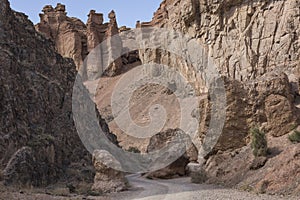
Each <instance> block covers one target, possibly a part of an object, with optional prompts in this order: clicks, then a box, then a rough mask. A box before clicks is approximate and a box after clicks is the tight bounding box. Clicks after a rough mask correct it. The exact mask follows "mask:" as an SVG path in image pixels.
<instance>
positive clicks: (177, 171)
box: [146, 129, 197, 178]
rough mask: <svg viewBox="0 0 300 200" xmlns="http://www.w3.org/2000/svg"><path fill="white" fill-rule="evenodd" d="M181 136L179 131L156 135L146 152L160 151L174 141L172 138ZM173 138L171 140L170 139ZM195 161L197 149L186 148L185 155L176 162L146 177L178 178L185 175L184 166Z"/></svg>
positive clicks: (192, 147)
mask: <svg viewBox="0 0 300 200" xmlns="http://www.w3.org/2000/svg"><path fill="white" fill-rule="evenodd" d="M178 134H182V131H181V130H179V129H168V130H166V131H163V132H160V133H157V134H156V135H154V136H152V137H151V139H150V142H149V145H148V148H147V152H152V151H156V150H159V149H162V148H163V147H164V146H165V145H166V144H168V143H169V142H170V141H171V140H174V138H173V137H174V136H176V135H178ZM172 138H173V139H172ZM196 160H197V149H196V148H195V146H194V145H193V144H191V146H190V147H189V148H187V153H185V154H184V155H182V156H181V157H180V158H178V159H177V160H176V161H174V162H173V163H172V164H170V165H169V166H167V167H165V168H163V169H160V170H157V171H154V172H150V173H147V174H146V176H147V177H148V178H174V177H178V176H184V175H186V166H187V164H188V163H189V162H190V161H196Z"/></svg>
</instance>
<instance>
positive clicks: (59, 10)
mask: <svg viewBox="0 0 300 200" xmlns="http://www.w3.org/2000/svg"><path fill="white" fill-rule="evenodd" d="M42 11H43V14H40V23H38V24H37V25H36V26H35V28H36V30H37V31H38V32H40V33H42V34H43V35H44V36H46V37H47V38H49V39H51V40H52V41H54V43H55V46H56V48H57V51H58V53H60V54H61V55H62V56H63V57H67V58H72V59H73V60H74V62H75V64H76V66H77V69H79V68H80V67H82V66H83V64H84V66H83V67H86V68H87V69H84V70H86V71H87V73H88V75H89V76H97V75H98V74H99V73H101V72H103V69H106V72H105V74H106V75H109V76H113V75H115V74H116V73H118V71H119V70H120V69H121V68H122V66H123V63H122V58H120V56H121V53H122V41H121V40H120V39H118V38H117V37H115V38H114V39H113V40H112V39H110V38H111V37H112V36H114V35H116V34H118V33H119V28H118V25H117V21H116V15H115V12H114V11H111V12H110V13H109V15H108V17H109V19H110V21H109V22H108V23H104V22H103V14H102V13H96V11H95V10H91V11H90V13H89V15H88V21H87V24H86V25H85V24H84V23H83V22H82V21H80V20H79V19H77V18H74V17H68V16H67V13H66V9H65V5H62V4H59V3H58V4H57V6H56V7H55V8H53V7H52V6H51V5H47V6H45V7H44V8H43V10H42ZM105 40H107V42H106V43H105V44H103V46H102V47H101V48H100V51H101V52H97V53H98V54H97V56H98V57H97V60H93V61H91V60H90V61H87V62H89V63H91V62H92V63H93V64H92V65H91V64H89V65H88V66H86V65H87V63H84V59H85V58H86V56H87V55H88V54H89V53H90V52H91V51H92V50H93V49H94V48H95V47H97V46H98V45H99V44H100V43H102V42H103V41H105ZM109 62H112V63H111V64H110V63H109ZM109 64H110V65H109Z"/></svg>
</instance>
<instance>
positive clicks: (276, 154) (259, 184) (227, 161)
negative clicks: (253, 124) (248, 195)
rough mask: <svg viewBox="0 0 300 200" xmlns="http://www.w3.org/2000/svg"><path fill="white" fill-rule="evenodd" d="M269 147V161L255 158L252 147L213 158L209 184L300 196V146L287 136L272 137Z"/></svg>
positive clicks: (209, 166)
mask: <svg viewBox="0 0 300 200" xmlns="http://www.w3.org/2000/svg"><path fill="white" fill-rule="evenodd" d="M268 145H269V155H268V156H267V159H266V158H255V157H254V156H253V155H252V151H251V148H250V147H249V146H246V147H243V148H241V149H238V150H236V151H233V152H229V151H227V152H219V153H218V154H216V155H213V156H212V157H210V158H209V159H208V161H207V163H206V172H207V174H208V175H209V180H208V183H221V184H225V185H227V186H234V187H237V188H239V189H242V190H247V191H255V192H259V193H270V194H283V195H288V194H293V195H299V194H300V190H299V184H298V181H299V177H300V173H299V170H298V167H297V166H298V165H299V162H300V159H299V144H292V143H291V142H290V141H289V140H288V138H287V136H286V135H284V136H281V137H276V138H274V137H271V136H270V137H269V138H268ZM258 159H259V160H258Z"/></svg>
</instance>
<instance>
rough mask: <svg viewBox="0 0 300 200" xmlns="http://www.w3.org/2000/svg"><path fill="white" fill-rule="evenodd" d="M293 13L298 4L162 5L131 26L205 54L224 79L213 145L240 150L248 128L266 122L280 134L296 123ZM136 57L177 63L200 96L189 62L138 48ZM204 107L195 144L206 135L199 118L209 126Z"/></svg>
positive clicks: (174, 1)
mask: <svg viewBox="0 0 300 200" xmlns="http://www.w3.org/2000/svg"><path fill="white" fill-rule="evenodd" d="M299 13H300V8H299V2H298V1H275V2H270V1H254V2H253V1H233V0H232V1H231V0H228V1H223V2H222V1H203V0H196V1H179V0H164V1H163V2H162V3H161V5H160V8H159V9H158V10H157V11H156V12H155V14H154V17H153V19H152V21H151V22H138V23H137V27H153V26H155V27H163V28H171V29H174V30H177V31H180V32H182V33H183V34H187V35H188V36H189V37H191V38H192V40H197V41H198V42H199V43H201V44H202V45H203V47H204V48H206V49H207V51H208V54H209V56H211V57H212V58H213V59H214V62H215V63H216V65H217V67H218V68H219V72H220V73H221V74H222V75H223V76H224V77H226V78H225V87H226V97H227V102H226V103H227V108H226V109H227V110H226V123H225V126H224V129H223V133H222V135H221V137H220V139H219V142H218V144H217V145H216V147H215V150H226V149H234V148H240V147H241V146H244V145H245V144H246V140H247V132H248V130H249V128H250V127H251V126H253V125H254V124H262V123H264V122H266V123H265V125H266V129H267V130H268V132H269V134H271V135H273V136H281V135H284V134H287V133H288V132H289V131H290V129H289V128H288V127H292V124H297V123H298V122H297V121H298V120H297V114H296V112H297V111H296V108H295V105H294V101H295V99H294V95H296V94H297V93H298V91H299V68H300V65H299V64H300V63H299V60H300V53H299V52H300V51H299V49H300V46H299V34H300V29H299V24H300V18H299ZM297 16H298V17H297ZM140 57H141V60H142V62H143V63H147V62H150V61H155V62H158V63H161V64H165V65H168V66H176V68H177V69H178V70H179V71H180V72H181V73H183V75H184V76H186V77H187V78H188V79H189V80H190V81H191V82H194V83H195V87H196V88H197V90H199V91H200V92H205V90H202V89H201V88H203V80H200V79H199V78H198V77H197V76H196V75H195V73H192V71H191V69H192V68H191V67H190V66H189V64H187V63H185V62H180V61H178V58H176V57H174V55H172V54H170V53H169V52H165V51H160V50H143V51H141V52H140ZM175 63H176V64H175ZM174 64H175V65H174ZM283 72H284V73H285V74H286V75H282V73H283ZM274 74H275V75H274ZM280 94H281V95H280ZM298 95H299V94H298ZM207 107H209V102H206V103H205V104H203V106H202V108H204V109H205V110H206V111H202V112H203V113H202V114H205V115H208V116H207V117H205V116H203V115H202V116H201V118H202V121H201V124H200V131H199V132H200V135H199V138H200V140H201V139H203V136H202V135H201V134H204V135H205V131H206V130H207V124H206V125H205V123H204V122H203V121H206V122H207V121H209V112H208V111H209V109H208V110H207Z"/></svg>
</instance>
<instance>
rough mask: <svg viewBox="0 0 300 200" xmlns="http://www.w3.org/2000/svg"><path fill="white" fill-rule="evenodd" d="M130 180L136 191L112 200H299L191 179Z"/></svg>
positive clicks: (121, 194) (136, 178) (132, 178)
mask: <svg viewBox="0 0 300 200" xmlns="http://www.w3.org/2000/svg"><path fill="white" fill-rule="evenodd" d="M128 180H129V182H130V183H131V185H132V186H133V188H136V191H130V192H123V193H120V194H118V195H116V196H114V195H113V197H112V199H120V200H121V199H124V200H132V199H136V200H177V199H178V200H185V199H187V200H193V199H199V200H200V199H201V200H217V199H219V200H279V199H289V200H293V199H295V200H296V199H297V198H292V197H285V198H284V197H277V196H269V195H256V194H253V193H248V192H241V191H237V190H233V189H225V188H223V187H220V186H215V185H206V184H201V185H199V184H193V183H190V181H189V178H178V179H171V180H149V179H145V178H143V177H140V176H139V175H130V176H128Z"/></svg>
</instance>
